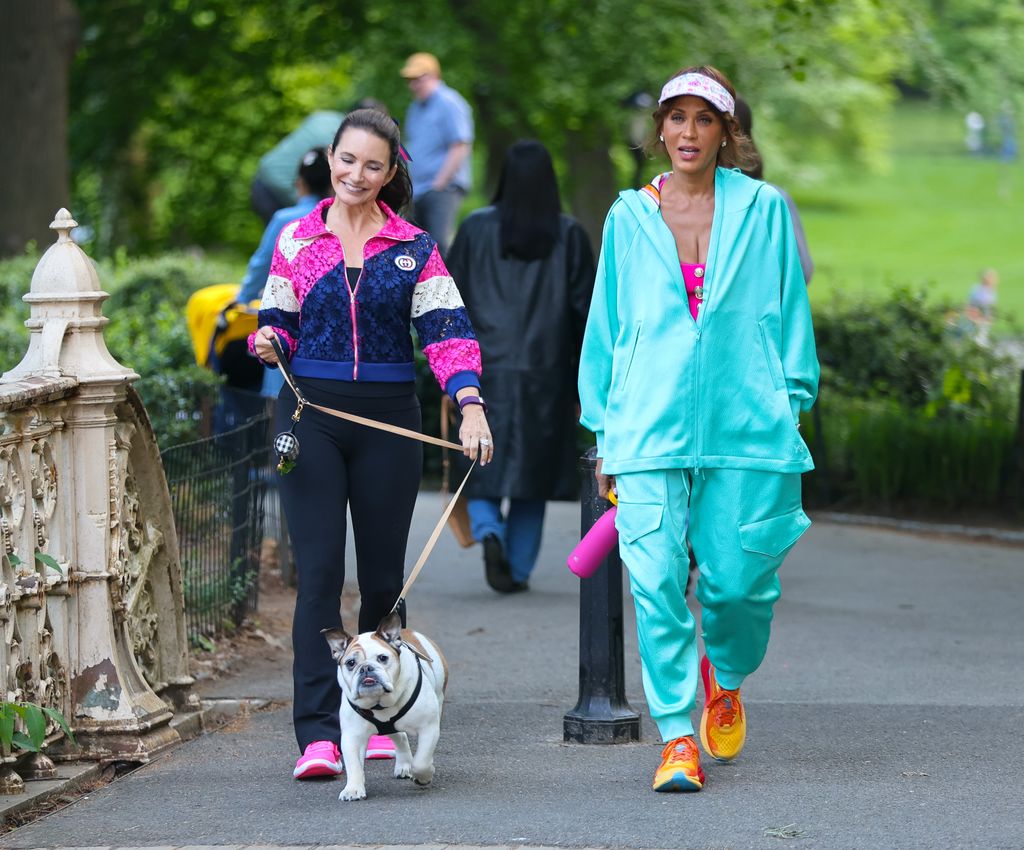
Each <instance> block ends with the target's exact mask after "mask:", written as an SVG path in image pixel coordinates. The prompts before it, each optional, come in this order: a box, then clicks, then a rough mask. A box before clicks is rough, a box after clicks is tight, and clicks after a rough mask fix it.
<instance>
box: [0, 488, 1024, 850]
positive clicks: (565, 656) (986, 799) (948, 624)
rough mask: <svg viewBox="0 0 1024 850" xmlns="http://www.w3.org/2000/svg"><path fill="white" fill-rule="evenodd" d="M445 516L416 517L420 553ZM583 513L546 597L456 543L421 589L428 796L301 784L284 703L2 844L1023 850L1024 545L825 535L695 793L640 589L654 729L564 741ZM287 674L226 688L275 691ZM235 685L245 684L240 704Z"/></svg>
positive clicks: (636, 688)
mask: <svg viewBox="0 0 1024 850" xmlns="http://www.w3.org/2000/svg"><path fill="white" fill-rule="evenodd" d="M439 512H440V500H439V497H438V496H437V495H436V494H425V495H424V496H423V497H421V499H420V503H419V505H418V506H417V514H416V520H415V524H414V529H413V535H412V543H411V544H410V563H411V562H412V561H413V560H414V558H415V555H416V554H417V552H418V548H419V545H421V544H422V542H423V541H424V540H425V539H426V537H427V535H428V534H429V531H430V527H431V526H432V524H433V522H434V520H435V519H436V517H437V516H438V514H439ZM578 525H579V511H578V507H577V506H574V505H572V504H554V505H551V506H550V508H549V513H548V522H547V525H546V529H545V537H544V545H543V549H542V553H541V563H540V566H539V567H538V569H537V572H536V573H535V575H534V577H533V579H532V581H531V590H530V591H529V592H528V593H524V594H518V595H512V596H499V595H497V594H495V593H493V592H492V591H490V590H489V589H488V588H487V587H486V585H485V583H484V580H483V569H482V566H481V563H480V551H479V547H475V548H473V549H468V550H461V549H458V548H457V546H456V545H455V543H454V541H453V540H452V539H451V537H450V536H449V535H448V534H447V533H446V534H445V535H443V536H442V538H441V542H440V543H439V544H438V547H437V549H436V550H435V553H434V555H433V556H432V558H431V560H430V562H429V563H428V565H427V567H426V569H425V570H424V572H423V574H422V577H421V578H420V580H419V582H418V583H417V584H416V585H415V587H414V589H413V591H412V593H411V595H410V599H409V611H410V622H411V625H413V627H415V628H418V629H420V630H422V631H425V632H427V633H428V634H430V635H431V636H432V637H434V638H435V639H436V640H437V641H438V643H440V645H441V646H442V648H443V649H444V651H445V653H446V655H447V657H448V660H449V663H450V667H451V687H450V690H449V695H448V700H447V703H446V709H445V718H444V723H443V726H442V734H441V742H440V745H439V747H438V751H437V756H436V765H437V775H436V777H435V781H434V784H433V785H432V786H431V787H430V788H427V789H418V788H415V787H414V786H413V785H412V784H411V783H409V782H408V781H401V780H395V779H393V778H392V777H391V776H390V766H389V765H390V763H388V762H371V763H370V764H369V765H368V770H367V791H368V795H369V798H368V799H367V800H366V801H362V802H358V803H341V802H339V801H338V799H337V796H338V792H339V791H340V789H341V784H340V783H339V782H338V781H335V780H328V781H320V782H310V783H298V782H295V781H293V780H292V779H291V777H290V770H291V766H292V764H293V763H294V758H295V755H296V752H295V742H294V738H293V736H292V732H291V726H290V709H289V707H288V706H287V705H281V704H278V705H277V707H275V708H273V709H271V710H269V711H265V712H260V713H257V714H254V715H252V716H251V717H250V718H249V719H248V721H246V722H244V723H238V724H234V725H232V726H230V727H228V728H227V729H226V730H224V731H221V732H218V733H214V734H211V735H207V736H204V737H202V738H199V739H196V740H194V741H191V742H189V743H186V744H183V745H181V746H179V747H177V748H175V749H174V750H172V751H171V752H170V753H168V754H167V755H165V756H164V757H162V758H160V759H158V760H157V761H155V762H154V763H153V764H151V765H148V766H146V767H144V768H142V769H140V770H138V771H136V772H134V773H132V774H130V775H128V776H126V777H123V778H122V779H120V780H118V781H116V782H114V783H113V784H111V785H110V786H107V787H106V788H103V789H101V790H99V791H96V792H94V793H92V794H90V795H89V796H88V797H87V798H85V799H82V800H80V801H78V802H77V803H75V804H74V805H72V806H70V807H68V808H66V809H64V810H62V811H60V812H58V813H55V814H53V815H50V816H49V817H47V818H44V819H43V820H40V821H38V822H36V823H34V824H30V825H29V826H26V827H23V828H22V829H20V830H17V831H15V832H13V833H10V834H9V835H8V836H6V837H5V838H3V839H0V846H4V847H12V848H38V847H72V846H77V847H84V846H95V847H99V846H102V847H128V846H131V847H143V846H156V845H159V846H181V845H254V844H255V845H268V846H272V845H281V846H286V845H287V846H295V845H317V844H320V845H337V844H352V845H371V846H374V845H385V846H389V845H390V846H394V845H421V844H457V845H472V846H488V845H501V846H509V845H544V846H548V847H551V846H566V847H623V848H772V850H778V848H781V847H794V848H812V847H813V848H917V847H921V848H975V847H976V848H1022V847H1024V816H1022V814H1021V811H1022V796H1024V795H1022V792H1021V789H1022V782H1021V779H1020V773H1021V765H1022V764H1024V746H1022V743H1021V736H1020V732H1019V730H1020V728H1021V725H1022V724H1021V721H1022V719H1024V677H1022V676H1021V666H1022V664H1021V662H1022V657H1024V617H1022V616H1021V612H1020V607H1021V599H1022V592H1021V591H1022V589H1024V549H1022V548H1019V547H1011V546H1002V545H994V544H982V543H976V542H962V541H957V540H955V539H948V538H941V537H937V536H934V535H931V536H929V535H919V534H918V535H909V534H902V533H899V532H894V531H890V530H877V529H871V528H863V527H854V526H849V525H830V524H827V523H823V522H819V523H816V524H815V525H814V526H813V527H812V528H811V530H810V531H809V532H808V533H807V534H806V535H805V537H804V539H803V540H802V541H801V542H800V543H799V544H798V545H797V547H796V548H795V549H794V551H793V552H792V554H791V555H790V557H789V559H788V560H787V561H786V563H785V565H784V566H783V569H782V583H783V596H782V599H781V601H780V602H779V603H778V605H777V607H776V613H775V625H774V631H773V637H772V643H771V646H770V648H769V651H768V657H767V658H766V660H765V663H764V665H763V666H762V668H761V670H759V671H758V673H757V674H756V675H755V676H754V677H752V678H750V679H749V680H748V681H747V683H746V684H745V686H744V695H745V699H746V704H747V710H748V728H749V733H748V739H747V746H746V748H745V750H744V752H743V755H742V757H741V758H740V759H739V760H738V761H737V762H735V763H733V764H731V765H719V764H716V763H714V762H708V763H707V764H706V765H705V768H706V771H707V775H708V779H707V785H706V786H705V789H704V790H703V791H702V792H700V793H699V794H685V795H682V794H655V793H653V792H652V791H651V790H650V781H651V776H652V773H653V770H654V768H655V766H656V764H657V760H658V755H659V751H660V744H659V742H658V739H657V734H656V730H655V729H654V726H653V724H652V723H651V722H650V719H649V718H648V717H647V716H646V714H645V713H644V709H645V707H644V701H643V692H642V688H641V684H640V674H639V661H638V656H637V650H636V638H635V634H634V626H633V619H632V616H631V614H632V610H631V609H632V605H631V602H630V600H629V597H628V595H627V596H626V615H627V616H626V629H625V631H626V644H625V658H626V675H627V679H626V691H627V698H628V700H629V702H630V704H631V705H632V706H633V707H634V708H636V709H637V710H638V711H640V712H641V714H642V715H643V720H642V740H641V741H640V742H639V743H636V744H623V745H611V746H583V745H567V744H565V743H563V741H562V718H563V715H564V713H565V712H566V711H567V710H568V709H570V708H572V707H573V705H574V704H575V702H576V696H577V686H578V676H579V674H578V655H577V646H578V632H579V622H578V598H579V580H578V579H576V578H575V577H574V576H572V575H571V574H570V573H569V572H568V570H567V569H566V568H565V566H564V560H565V556H566V554H567V552H568V550H569V549H570V548H571V545H572V543H573V542H574V541H575V539H577V538H578ZM289 675H290V674H289V668H288V664H287V663H285V662H282V663H279V664H277V665H276V667H273V668H272V669H269V670H266V669H262V670H261V671H260V672H259V675H258V676H256V677H254V678H250V679H248V680H247V679H246V678H245V676H244V675H243V676H242V677H240V678H239V679H235V680H227V681H226V682H224V683H223V685H222V687H223V688H225V689H228V690H230V689H231V688H235V689H236V693H235V694H234V695H236V696H259V695H261V692H262V693H263V694H264V695H266V696H271V697H275V698H280V697H281V695H283V694H284V695H286V694H287V692H288V683H289ZM222 695H230V694H227V693H225V694H222Z"/></svg>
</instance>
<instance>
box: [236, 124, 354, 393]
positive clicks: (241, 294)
mask: <svg viewBox="0 0 1024 850" xmlns="http://www.w3.org/2000/svg"><path fill="white" fill-rule="evenodd" d="M335 129H337V128H335ZM295 194H296V195H297V196H298V199H297V200H296V202H295V203H294V204H293V205H291V206H288V207H282V208H281V209H279V210H278V211H277V212H275V213H274V214H273V215H272V216H271V217H270V221H269V222H268V223H267V227H266V229H265V230H264V231H263V237H262V238H261V239H260V244H259V246H258V247H257V248H256V250H255V251H254V252H253V255H252V256H251V257H250V258H249V265H248V267H247V268H246V270H245V277H243V278H242V285H241V286H240V287H239V290H238V295H237V296H236V297H235V300H236V301H237V302H238V303H240V304H248V303H249V302H250V301H255V300H256V299H257V298H260V297H261V296H262V295H263V289H264V287H265V286H266V285H267V278H268V277H269V276H270V262H271V260H272V259H273V257H274V246H276V245H277V237H278V236H280V235H281V231H282V230H284V227H285V225H286V224H289V223H290V222H293V221H295V219H297V218H302V217H303V216H304V215H307V214H308V213H310V212H312V210H313V208H314V207H315V206H316V205H317V204H318V203H320V201H322V200H323V199H324V198H327V197H330V195H331V194H332V190H331V167H330V164H329V163H328V160H327V150H326V148H312V149H311V150H308V151H306V153H305V154H304V155H303V157H302V161H301V162H300V163H299V169H298V175H297V176H296V177H295ZM283 384H284V378H283V377H282V376H281V371H280V369H264V370H263V386H262V394H263V395H264V396H266V397H267V398H277V395H278V393H279V392H280V391H281V387H282V385H283Z"/></svg>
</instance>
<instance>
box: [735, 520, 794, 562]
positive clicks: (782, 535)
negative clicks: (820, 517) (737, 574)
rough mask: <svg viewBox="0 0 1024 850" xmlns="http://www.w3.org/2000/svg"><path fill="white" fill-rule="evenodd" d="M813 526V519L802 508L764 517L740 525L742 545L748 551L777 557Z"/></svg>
mask: <svg viewBox="0 0 1024 850" xmlns="http://www.w3.org/2000/svg"><path fill="white" fill-rule="evenodd" d="M810 527H811V521H810V520H809V519H808V518H807V514H805V513H804V512H803V509H802V508H797V509H796V510H795V511H790V512H789V513H788V514H783V515H782V516H776V517H771V518H769V519H762V520H760V521H759V522H750V523H747V524H746V525H741V526H740V546H742V547H743V548H744V549H745V550H746V551H747V552H756V553H757V554H759V555H767V556H768V557H769V558H777V557H779V556H780V555H782V554H783V553H784V552H785V551H786V550H787V549H789V548H790V547H791V546H792V545H793V544H794V543H796V541H797V540H799V539H800V537H801V535H802V534H803V533H804V532H805V531H807V529H808V528H810Z"/></svg>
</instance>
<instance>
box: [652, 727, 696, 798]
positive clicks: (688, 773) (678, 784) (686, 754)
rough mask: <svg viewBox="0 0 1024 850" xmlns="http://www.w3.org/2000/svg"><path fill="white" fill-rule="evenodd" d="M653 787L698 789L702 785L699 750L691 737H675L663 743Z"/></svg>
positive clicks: (656, 788) (657, 789)
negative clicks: (663, 746)
mask: <svg viewBox="0 0 1024 850" xmlns="http://www.w3.org/2000/svg"><path fill="white" fill-rule="evenodd" d="M653 787H654V790H655V791H700V789H701V788H703V787H704V771H703V770H702V769H701V766H700V751H699V750H698V749H697V743H696V742H695V741H694V740H693V738H691V737H689V736H687V737H685V738H676V739H675V740H674V741H669V742H668V743H667V744H665V748H664V749H663V750H662V751H661V765H660V766H659V767H658V770H657V771H656V772H655V774H654V784H653Z"/></svg>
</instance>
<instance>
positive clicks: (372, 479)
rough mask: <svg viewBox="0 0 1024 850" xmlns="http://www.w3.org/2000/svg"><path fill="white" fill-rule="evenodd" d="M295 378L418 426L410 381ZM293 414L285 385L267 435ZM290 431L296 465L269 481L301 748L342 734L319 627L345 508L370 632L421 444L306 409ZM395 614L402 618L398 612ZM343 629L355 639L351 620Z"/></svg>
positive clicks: (329, 619) (338, 578) (341, 567)
mask: <svg viewBox="0 0 1024 850" xmlns="http://www.w3.org/2000/svg"><path fill="white" fill-rule="evenodd" d="M299 383H300V388H301V389H302V391H303V393H304V394H305V396H306V398H307V399H308V400H309V401H311V402H313V403H315V404H321V405H323V406H324V407H331V408H334V409H335V410H343V411H345V412H347V413H354V414H357V415H359V416H365V417H367V418H369V419H376V420H378V421H380V422H386V423H388V424H390V425H398V426H401V427H403V428H409V429H411V430H413V431H417V432H418V431H419V430H420V425H421V421H420V405H419V400H418V399H417V398H416V394H415V391H414V384H413V383H412V382H408V383H385V382H374V383H369V382H359V383H355V382H347V381H333V380H326V379H314V378H303V379H300V382H299ZM294 411H295V396H294V395H293V393H292V391H291V390H290V389H289V388H288V386H287V385H285V386H284V388H283V389H282V390H281V394H280V397H279V400H278V404H277V413H276V417H275V430H274V433H275V434H276V433H280V432H281V431H287V430H288V429H289V428H290V427H291V424H292V422H291V415H292V413H293V412H294ZM295 436H296V437H297V438H298V440H299V457H298V460H297V461H296V464H295V468H294V469H293V470H292V471H291V472H289V473H288V474H287V475H278V479H277V480H278V486H279V487H280V492H281V499H282V502H283V505H284V510H285V516H286V517H287V519H288V530H289V534H290V536H291V540H292V549H293V551H294V553H295V565H296V572H297V575H298V585H299V588H298V596H297V598H296V600H295V617H294V620H293V621H292V644H293V649H294V652H295V656H294V658H295V660H294V663H293V666H292V676H293V681H294V688H295V701H294V706H293V717H294V723H295V736H296V738H297V739H298V743H299V750H300V751H301V750H304V749H305V748H306V745H307V744H310V743H311V742H313V741H334V742H335V743H337V742H338V740H339V736H340V731H339V726H338V709H339V708H340V706H341V689H340V688H339V686H338V680H337V672H338V671H337V665H336V664H335V662H334V660H333V659H332V658H331V653H330V650H329V648H328V646H327V641H326V640H325V639H324V636H323V635H322V634H320V630H321V629H329V628H334V627H337V626H339V625H341V588H342V585H343V584H344V582H345V534H346V525H347V523H346V508H347V509H348V511H350V512H351V514H352V532H353V534H354V535H355V549H356V576H357V578H358V581H359V594H360V596H361V602H360V607H359V627H358V631H359V632H365V631H372V630H373V629H376V628H377V626H378V625H379V624H380V621H381V620H382V619H383V618H384V617H385V616H386V615H387V614H388V612H389V611H390V610H391V608H392V606H393V605H394V604H395V600H396V599H398V595H399V593H401V591H402V584H403V580H404V574H405V546H406V542H407V540H408V538H409V526H410V524H411V522H412V513H413V508H414V507H415V505H416V494H417V492H418V490H419V485H420V472H421V469H422V465H423V450H422V443H419V442H416V441H415V440H410V439H409V438H407V437H400V436H398V435H396V434H388V433H385V432H383V431H378V430H376V429H374V428H369V427H367V426H365V425H358V424H355V423H351V422H346V421H345V420H343V419H338V418H337V417H334V416H330V415H329V414H326V413H323V412H321V411H319V410H313V409H311V408H308V407H307V408H306V409H305V410H304V411H303V413H302V418H301V420H300V421H299V423H298V425H297V426H296V427H295ZM402 619H403V624H404V620H405V616H404V610H403V617H402ZM347 630H348V632H349V633H350V634H353V636H354V634H355V632H353V629H352V624H351V623H350V624H348V625H347Z"/></svg>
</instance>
